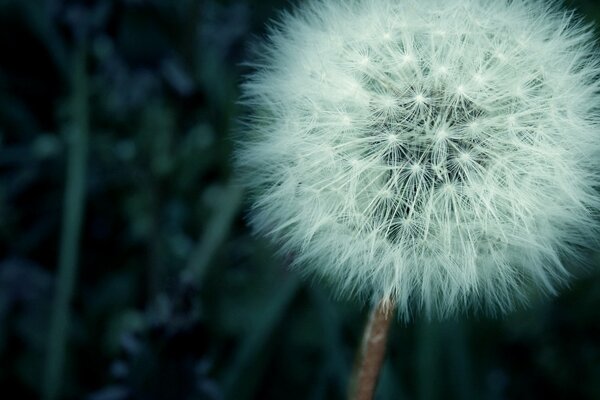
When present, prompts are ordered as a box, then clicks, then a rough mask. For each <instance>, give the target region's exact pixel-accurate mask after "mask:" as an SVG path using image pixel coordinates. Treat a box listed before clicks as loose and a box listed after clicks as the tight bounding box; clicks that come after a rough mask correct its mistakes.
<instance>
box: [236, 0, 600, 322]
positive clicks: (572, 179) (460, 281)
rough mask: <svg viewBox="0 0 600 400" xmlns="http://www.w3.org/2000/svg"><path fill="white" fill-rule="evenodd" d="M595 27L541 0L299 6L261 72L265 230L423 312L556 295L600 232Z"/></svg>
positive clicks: (251, 101)
mask: <svg viewBox="0 0 600 400" xmlns="http://www.w3.org/2000/svg"><path fill="white" fill-rule="evenodd" d="M592 37H593V35H592V33H591V32H590V29H589V27H588V26H586V25H583V24H582V23H581V22H580V21H578V20H577V19H576V18H574V17H573V15H572V14H571V13H566V12H563V11H560V9H559V7H557V6H556V5H555V4H552V5H548V2H542V1H535V0H514V1H511V0H348V1H341V0H328V1H325V0H323V1H312V2H309V3H308V4H304V5H303V6H300V8H298V9H297V10H296V11H295V12H294V13H291V14H284V15H283V16H282V17H281V18H280V19H279V21H278V22H276V23H274V24H272V25H271V30H270V33H269V36H268V39H267V40H265V41H264V42H263V43H262V44H261V45H260V46H259V47H258V49H257V51H256V60H255V61H254V63H253V64H252V66H253V68H254V70H253V71H254V72H252V73H251V74H250V75H249V76H247V79H246V81H245V83H244V84H243V98H242V101H243V103H244V104H245V105H247V106H248V107H250V108H251V109H252V114H251V116H250V117H249V118H248V119H247V120H246V124H245V126H244V131H243V135H242V138H241V140H240V147H239V149H238V152H237V158H238V168H239V170H240V171H241V173H242V175H243V179H244V183H245V184H246V186H247V188H248V189H249V190H250V193H251V196H252V201H253V208H252V210H251V212H250V218H251V222H252V224H253V226H254V227H255V228H256V230H258V231H259V232H261V233H263V234H265V235H267V236H269V237H271V238H272V239H273V240H275V241H276V242H277V243H278V244H279V245H280V246H281V250H282V251H283V252H286V253H293V255H294V259H295V262H294V265H295V266H296V267H297V268H298V269H299V270H301V271H303V272H306V273H307V274H309V275H312V276H319V277H323V278H326V279H327V280H329V281H331V282H333V284H334V286H335V287H336V288H337V289H339V292H340V293H342V294H352V295H359V296H360V297H361V298H363V299H371V300H375V301H377V300H380V299H384V298H385V299H391V300H392V301H393V302H395V304H396V305H397V306H398V309H399V311H400V313H401V315H405V316H406V315H408V313H409V310H411V309H412V308H413V307H416V308H422V309H424V310H425V311H426V312H431V313H434V314H436V315H446V314H447V313H449V312H452V311H455V310H456V309H463V308H488V309H491V310H501V311H505V310H508V309H510V308H511V307H512V306H513V305H514V304H516V303H519V302H521V301H523V300H525V299H526V298H527V296H528V294H529V292H530V291H531V290H536V289H541V291H542V292H546V293H553V292H554V290H555V287H556V286H557V284H560V283H561V282H564V280H565V278H566V277H567V276H568V275H569V273H568V272H567V270H566V269H565V267H564V265H565V260H567V259H571V258H574V257H576V256H577V254H579V252H580V249H581V248H582V247H590V246H592V245H593V243H595V241H594V239H595V238H596V220H595V213H596V212H597V210H598V196H597V193H596V189H597V186H598V170H599V169H598V167H599V161H600V159H599V157H598V154H599V153H598V150H599V140H598V138H599V137H598V136H599V135H598V133H599V132H600V130H599V128H600V118H599V106H600V95H599V79H598V76H599V72H600V69H599V63H598V57H597V52H596V48H595V47H594V45H593V43H592Z"/></svg>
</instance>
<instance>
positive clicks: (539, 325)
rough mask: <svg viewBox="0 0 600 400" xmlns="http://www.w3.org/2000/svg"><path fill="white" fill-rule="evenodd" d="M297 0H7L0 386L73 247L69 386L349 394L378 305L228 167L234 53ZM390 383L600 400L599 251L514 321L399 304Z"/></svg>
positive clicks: (0, 103)
mask: <svg viewBox="0 0 600 400" xmlns="http://www.w3.org/2000/svg"><path fill="white" fill-rule="evenodd" d="M399 1H400V0H399ZM569 4H571V5H572V6H575V7H577V8H578V9H579V10H580V12H581V13H582V14H584V15H585V18H587V19H588V20H589V21H595V20H596V19H598V18H600V6H599V5H596V3H595V2H594V1H592V0H589V1H583V0H582V1H572V2H570V3H569ZM289 7H290V3H289V2H285V1H279V0H268V1H260V2H259V1H254V2H252V1H251V0H245V1H244V0H237V1H216V0H206V1H203V0H181V1H177V0H112V1H109V0H106V1H66V0H65V1H61V0H14V1H10V0H0V398H2V399H13V398H14V399H17V398H18V399H29V398H31V399H35V398H39V397H40V396H41V392H42V390H43V387H44V385H43V380H44V378H43V377H44V368H45V367H44V365H45V358H46V357H45V355H46V348H48V346H50V347H52V346H53V344H52V342H51V343H49V338H48V331H49V321H50V316H51V314H52V312H53V311H52V310H53V308H52V299H53V298H54V294H55V293H56V288H57V287H58V286H59V278H58V274H57V271H58V265H59V263H60V261H59V260H60V257H61V256H60V250H59V249H60V248H61V246H63V248H65V246H66V250H65V251H66V252H67V253H68V252H71V253H72V251H73V250H75V249H79V258H78V259H77V260H76V263H75V265H77V274H76V277H75V281H74V292H73V297H72V301H71V307H70V309H71V315H70V324H69V325H68V329H67V331H66V332H67V348H66V363H65V369H64V373H63V374H62V377H61V380H60V382H61V384H60V393H61V397H60V398H65V399H87V400H121V399H233V400H243V399H343V398H345V391H346V385H347V380H348V375H349V373H350V370H351V366H352V362H353V357H354V349H355V347H356V345H357V343H358V341H359V336H360V331H361V327H362V324H363V322H364V319H365V316H366V312H367V310H366V309H365V307H362V306H361V305H360V304H355V303H353V302H350V301H344V300H338V299H334V298H332V297H331V295H330V291H329V290H328V288H327V287H326V286H325V285H323V284H321V283H319V282H305V281H303V280H300V279H299V278H298V276H297V275H296V274H295V273H293V272H290V271H289V270H287V269H286V267H285V264H286V260H285V259H281V258H277V257H274V256H273V254H274V253H275V251H276V248H273V247H272V246H270V245H269V244H268V243H266V242H264V241H263V240H261V239H260V238H255V237H253V236H252V235H251V233H250V231H249V229H248V227H247V225H246V223H245V217H244V211H243V208H244V203H243V195H242V194H241V193H240V192H239V191H238V190H237V189H236V188H235V187H234V186H232V185H231V182H232V165H231V152H232V131H233V130H234V129H235V124H236V122H235V121H236V118H237V117H238V116H239V115H240V113H241V112H243V110H240V108H239V107H238V106H237V105H236V98H237V96H238V85H239V82H240V79H241V78H240V75H241V74H243V73H244V72H247V71H244V68H243V67H241V66H240V62H241V61H243V60H244V58H245V54H246V49H247V48H248V43H249V42H250V41H251V39H252V36H253V35H257V36H261V35H263V34H264V24H265V22H266V21H267V20H268V19H269V18H273V17H275V16H276V15H277V12H278V11H279V10H283V9H285V8H289ZM78 68H79V69H78ZM86 130H87V131H89V142H88V145H87V149H86V146H85V145H81V143H79V145H78V144H77V142H76V140H75V139H73V138H76V137H77V135H78V134H80V133H81V132H82V131H86ZM82 151H83V153H82ZM77 152H79V153H77ZM74 154H75V156H74ZM77 154H79V155H80V156H81V155H87V158H79V159H78V158H77ZM69 160H71V161H69ZM70 163H71V164H70ZM68 165H71V169H72V170H74V171H75V172H74V175H70V176H69V175H68V173H67V170H68ZM77 171H79V172H80V173H81V172H83V175H82V176H81V177H82V178H83V180H82V181H80V182H78V181H77V178H76V175H77ZM72 172H73V171H72ZM69 182H70V183H69ZM69 185H70V186H69ZM67 187H71V188H72V190H75V193H77V191H79V193H82V194H83V195H84V196H85V197H84V198H83V201H84V205H85V211H84V213H83V217H82V219H81V222H82V225H81V231H80V232H79V233H77V232H76V231H77V230H76V229H75V230H74V232H75V237H74V240H71V242H69V240H68V239H66V238H65V233H64V231H65V230H63V225H64V223H63V222H62V219H63V216H64V215H65V210H66V211H67V212H71V213H73V215H75V220H69V221H71V222H68V223H74V222H73V221H76V220H77V218H76V214H77V213H76V211H74V210H75V208H73V204H72V203H68V204H69V205H68V206H67V207H66V208H65V206H64V203H63V202H64V198H65V196H66V195H67V189H66V188H67ZM74 198H75V199H77V195H75V197H74ZM66 231H68V229H67V230H66ZM61 232H63V233H61ZM65 243H66V244H65ZM69 243H71V244H70V245H69ZM590 257H592V261H591V263H590V264H591V265H593V266H598V264H600V262H598V260H595V259H594V258H596V259H597V258H598V257H597V256H590ZM60 279H62V278H60ZM63 283H64V282H63ZM378 398H379V399H442V398H443V399H538V398H539V399H553V398H564V399H580V398H587V399H600V273H599V272H598V268H596V269H595V270H594V269H592V270H591V271H590V272H587V273H583V274H581V277H579V278H578V279H576V280H574V281H573V284H572V285H571V286H570V287H569V288H565V289H564V290H562V292H561V294H560V296H558V297H556V298H552V299H538V300H534V301H532V304H531V307H530V308H528V309H526V310H519V311H516V312H514V313H511V314H509V315H507V316H505V317H501V318H491V317H483V316H473V315H471V316H466V317H463V318H455V319H452V320H449V321H445V322H442V323H428V322H426V321H422V320H420V319H416V320H414V321H413V322H411V323H401V322H396V323H395V324H394V325H393V328H392V332H391V336H390V343H389V349H388V357H387V359H386V362H385V365H384V369H383V374H382V378H381V381H380V386H379V390H378Z"/></svg>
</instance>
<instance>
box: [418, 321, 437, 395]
mask: <svg viewBox="0 0 600 400" xmlns="http://www.w3.org/2000/svg"><path fill="white" fill-rule="evenodd" d="M439 331H440V323H439V322H437V321H431V320H425V319H423V320H421V321H420V322H419V325H418V326H417V332H418V336H417V371H416V372H417V392H418V396H417V398H418V399H419V400H435V399H439V398H441V397H440V395H441V393H440V391H439V388H440V386H441V382H440V379H441V376H440V352H441V350H442V349H441V347H440V332H439Z"/></svg>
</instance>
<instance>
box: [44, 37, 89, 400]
mask: <svg viewBox="0 0 600 400" xmlns="http://www.w3.org/2000/svg"><path fill="white" fill-rule="evenodd" d="M85 59H86V51H85V45H84V44H81V45H80V46H79V48H78V49H77V50H75V52H74V54H73V64H74V65H73V75H72V93H71V99H70V100H71V104H70V112H71V121H70V127H69V131H68V132H67V134H68V136H67V141H68V148H67V157H68V159H67V171H66V188H65V198H64V209H63V220H62V232H61V238H60V241H61V242H60V253H59V261H58V263H59V267H58V276H57V280H56V286H55V295H54V301H53V304H52V316H51V321H50V333H49V336H48V348H47V353H46V365H45V370H44V387H43V390H44V392H43V398H44V399H45V400H54V399H56V398H58V397H59V395H60V388H61V380H62V373H63V366H64V361H65V351H66V342H67V337H68V332H69V319H70V318H69V306H70V301H71V298H72V296H73V292H74V287H75V277H76V275H77V263H78V255H79V254H78V253H79V237H80V232H81V222H82V215H83V209H84V201H85V177H86V164H87V153H88V135H89V108H88V107H89V105H88V77H87V72H86V62H85Z"/></svg>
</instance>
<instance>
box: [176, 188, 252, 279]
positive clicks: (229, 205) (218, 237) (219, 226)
mask: <svg viewBox="0 0 600 400" xmlns="http://www.w3.org/2000/svg"><path fill="white" fill-rule="evenodd" d="M241 203H242V189H241V188H240V187H239V186H238V185H236V184H234V183H231V184H230V185H229V186H228V187H227V189H226V190H225V192H224V193H223V194H222V200H221V202H220V203H219V206H218V207H217V208H216V210H215V213H214V215H213V217H212V219H211V220H210V221H209V222H208V224H207V225H206V228H205V230H204V232H203V234H202V239H201V240H200V241H199V242H198V245H196V247H195V248H194V250H193V252H192V254H191V256H190V259H189V262H188V264H187V266H186V269H185V271H184V273H183V280H184V281H185V282H192V283H193V284H194V285H198V286H199V285H200V283H201V281H202V279H203V278H204V276H205V275H206V272H207V271H208V267H209V265H210V260H212V258H213V256H214V254H215V252H216V251H217V250H218V249H219V246H221V244H222V243H223V242H224V241H225V239H226V238H227V235H228V234H229V229H230V228H231V224H232V223H233V219H234V218H235V216H236V215H237V212H238V210H239V208H240V205H241Z"/></svg>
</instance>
